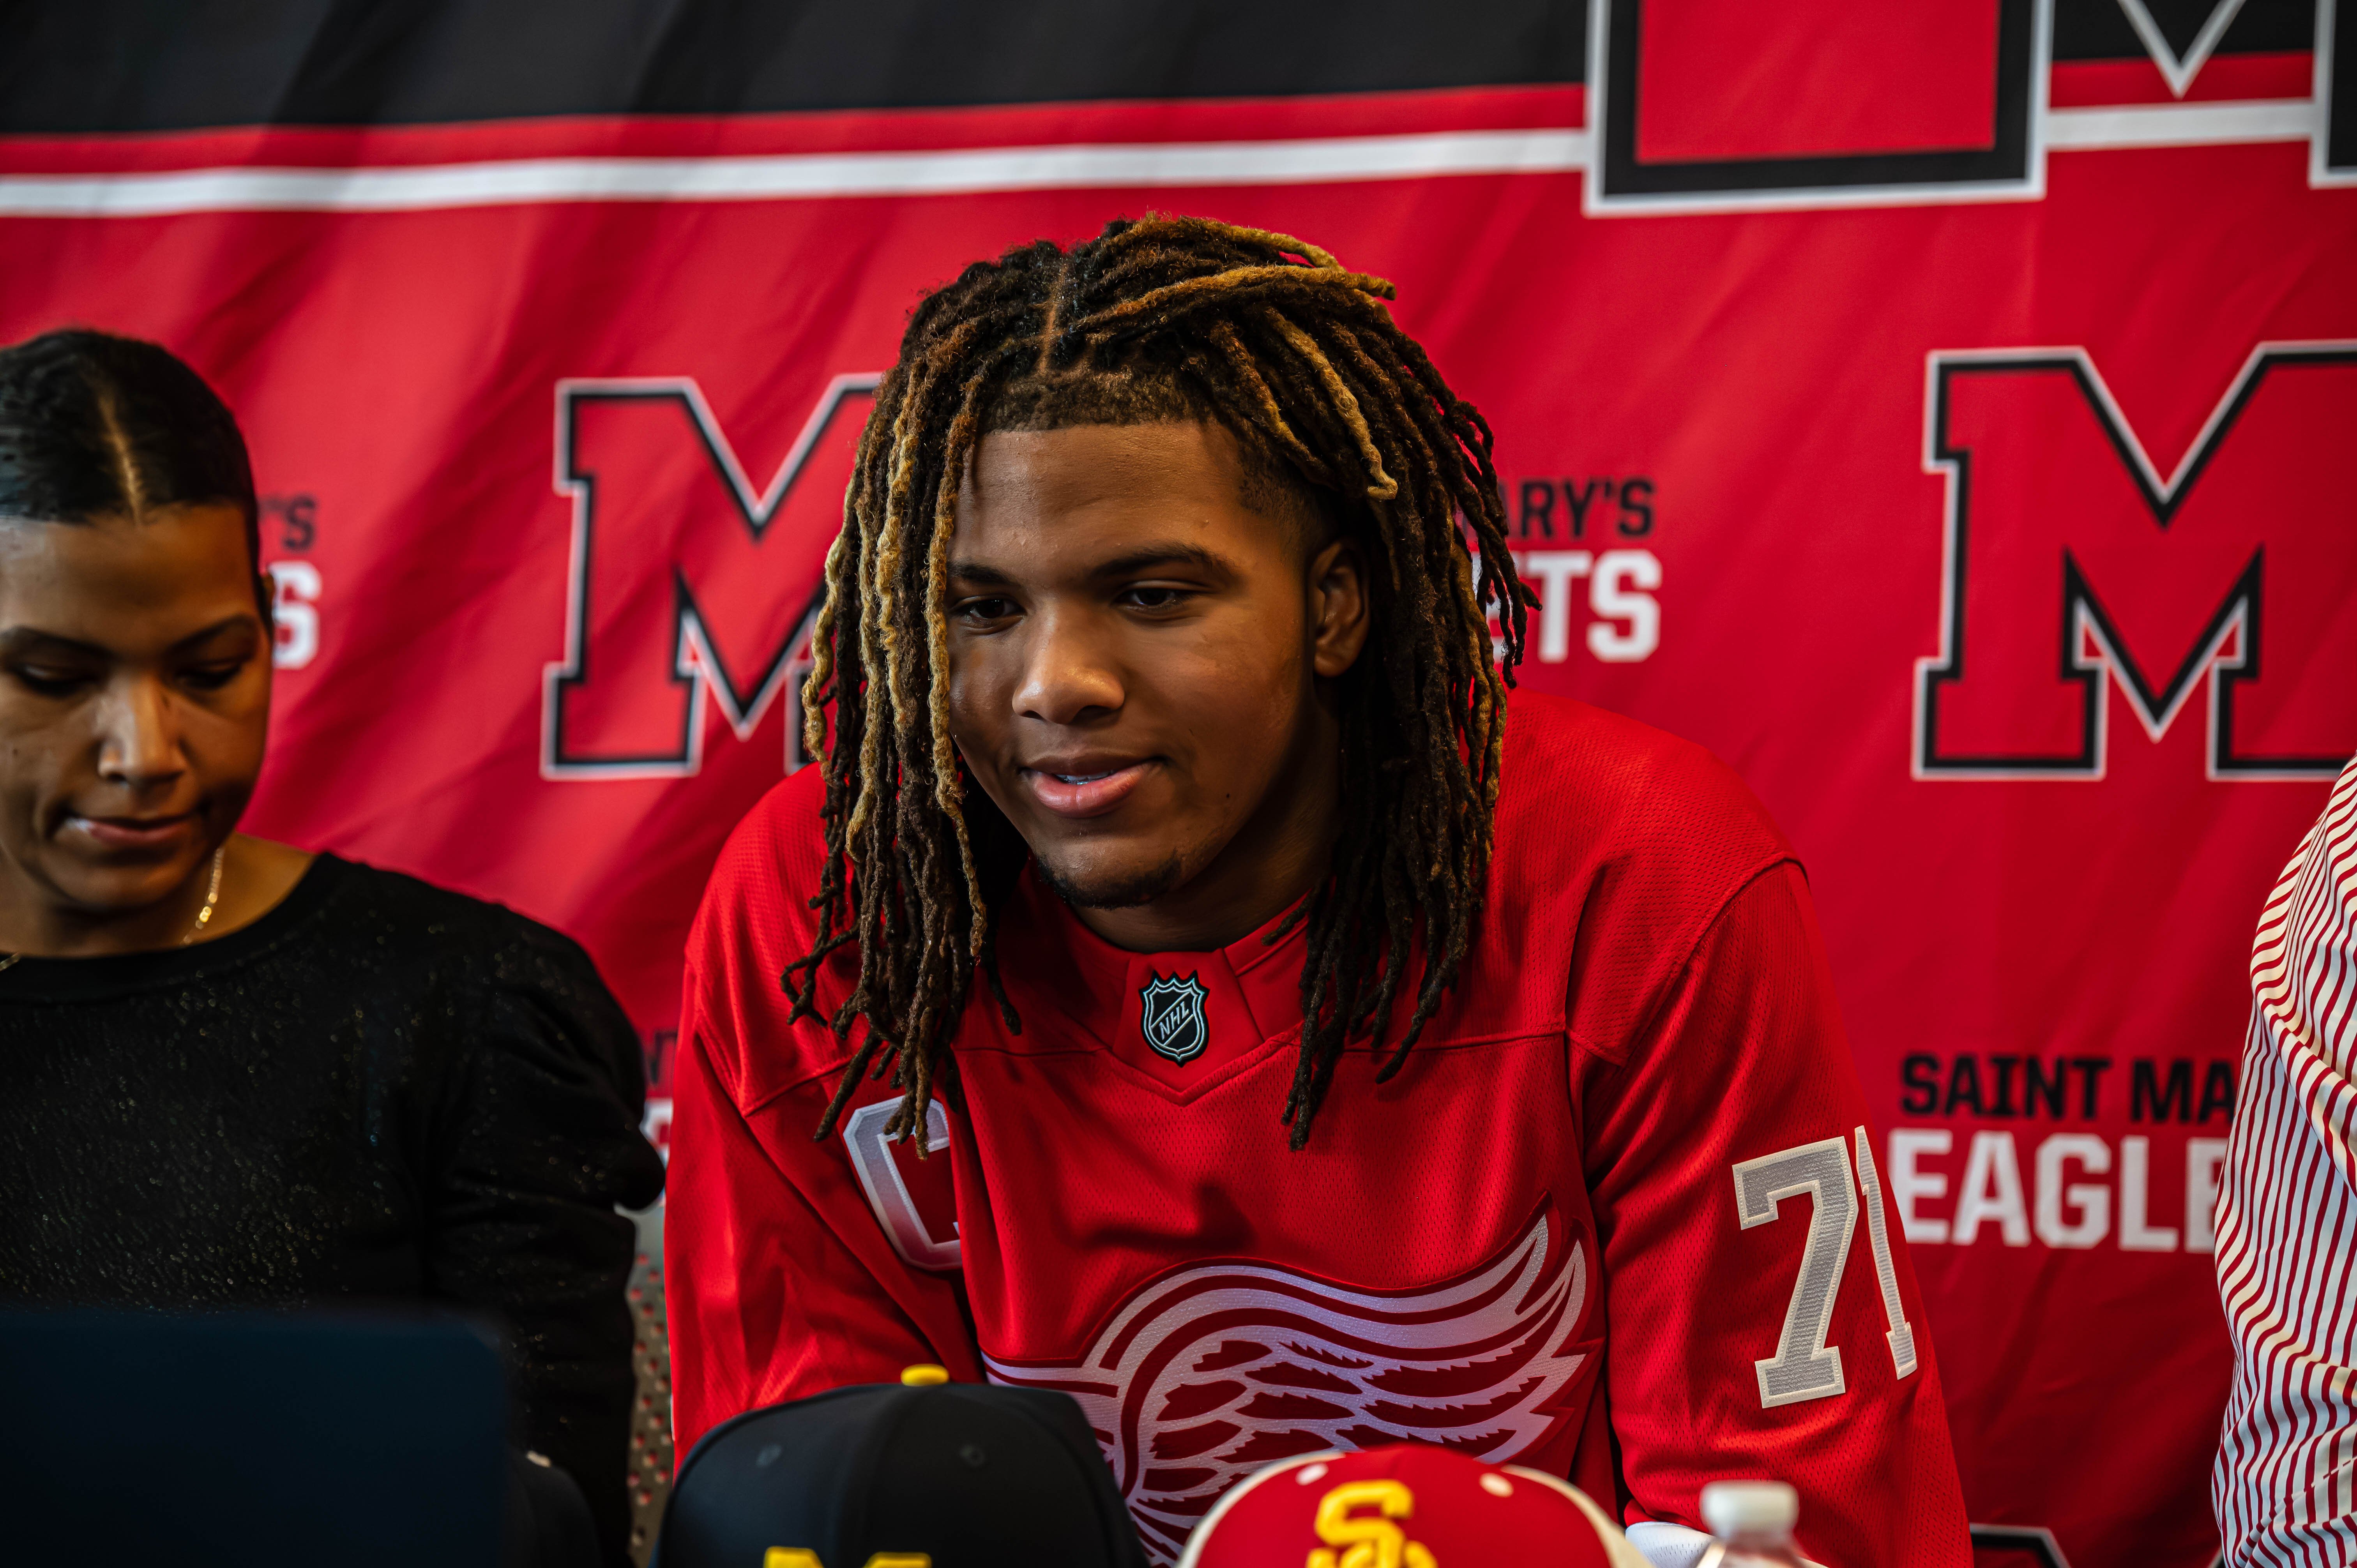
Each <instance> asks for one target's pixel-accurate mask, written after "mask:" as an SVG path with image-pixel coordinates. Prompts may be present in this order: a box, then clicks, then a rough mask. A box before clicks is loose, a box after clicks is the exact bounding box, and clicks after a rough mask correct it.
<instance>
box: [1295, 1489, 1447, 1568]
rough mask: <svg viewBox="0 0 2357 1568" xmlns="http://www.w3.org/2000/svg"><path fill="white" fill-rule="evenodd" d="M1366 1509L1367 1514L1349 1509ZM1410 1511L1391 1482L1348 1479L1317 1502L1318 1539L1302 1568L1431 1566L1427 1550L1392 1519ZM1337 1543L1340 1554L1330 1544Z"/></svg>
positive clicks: (1410, 1497) (1409, 1498)
mask: <svg viewBox="0 0 2357 1568" xmlns="http://www.w3.org/2000/svg"><path fill="white" fill-rule="evenodd" d="M1362 1508H1372V1509H1374V1510H1375V1511H1374V1512H1372V1513H1356V1512H1353V1511H1352V1510H1353V1509H1362ZM1414 1512H1415V1494H1414V1493H1413V1492H1410V1491H1409V1490H1408V1489H1407V1488H1406V1487H1404V1486H1402V1485H1401V1484H1400V1483H1399V1482H1397V1481H1351V1482H1349V1483H1347V1484H1345V1485H1343V1486H1340V1487H1335V1488H1334V1489H1333V1490H1332V1491H1330V1492H1329V1493H1327V1494H1326V1495H1325V1496H1324V1497H1323V1498H1319V1499H1318V1540H1320V1541H1324V1542H1325V1543H1326V1544H1325V1545H1324V1546H1321V1547H1318V1549H1316V1550H1315V1551H1313V1552H1310V1553H1309V1561H1308V1563H1307V1564H1306V1565H1305V1568H1436V1564H1435V1563H1434V1561H1433V1556H1432V1553H1431V1552H1428V1551H1426V1549H1425V1548H1424V1546H1423V1545H1422V1544H1420V1543H1419V1542H1416V1541H1410V1540H1409V1539H1408V1538H1407V1531H1405V1530H1402V1529H1401V1528H1400V1527H1399V1526H1398V1525H1396V1524H1394V1522H1392V1521H1393V1520H1403V1519H1405V1518H1407V1517H1408V1516H1409V1515H1410V1514H1413V1513H1414ZM1338 1546H1339V1547H1340V1548H1341V1549H1342V1550H1340V1552H1337V1551H1334V1550H1333V1548H1335V1547H1338Z"/></svg>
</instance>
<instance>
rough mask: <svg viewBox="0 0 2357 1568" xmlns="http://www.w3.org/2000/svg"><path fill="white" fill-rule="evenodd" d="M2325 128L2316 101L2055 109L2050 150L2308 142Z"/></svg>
mask: <svg viewBox="0 0 2357 1568" xmlns="http://www.w3.org/2000/svg"><path fill="white" fill-rule="evenodd" d="M2319 129H2321V125H2320V121H2319V115H2318V114H2317V113H2316V103H2315V101H2314V100H2312V99H2307V98H2287V99H2276V100H2271V101H2268V102H2256V103H2139V104H2134V105H2128V106H2124V107H2121V108H2118V109H2050V110H2048V111H2047V112H2046V145H2047V147H2048V148H2049V149H2052V148H2056V147H2069V148H2072V149H2074V150H2093V149H2097V148H2104V147H2192V146H2204V145H2211V144H2214V143H2233V142H2304V141H2306V140H2308V138H2309V136H2310V135H2312V134H2315V133H2316V132H2317V131H2319Z"/></svg>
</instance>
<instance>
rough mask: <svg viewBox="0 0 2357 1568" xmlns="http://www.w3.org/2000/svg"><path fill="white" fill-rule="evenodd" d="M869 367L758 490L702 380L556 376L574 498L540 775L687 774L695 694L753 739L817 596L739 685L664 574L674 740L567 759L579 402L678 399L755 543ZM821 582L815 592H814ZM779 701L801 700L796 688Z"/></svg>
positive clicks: (589, 544)
mask: <svg viewBox="0 0 2357 1568" xmlns="http://www.w3.org/2000/svg"><path fill="white" fill-rule="evenodd" d="M882 379H883V378H881V377H880V376H877V375H875V374H872V373H869V374H859V375H842V376H837V377H835V378H834V381H830V382H829V383H828V384H827V388H826V391H825V392H824V393H823V394H822V395H821V397H820V398H819V401H818V406H817V407H815V408H813V410H812V411H811V415H810V418H809V419H808V420H807V421H806V422H805V423H804V424H803V425H802V434H801V435H797V436H796V437H795V438H794V444H793V446H792V447H791V449H789V450H788V452H787V453H786V456H785V461H783V462H782V463H780V464H779V466H778V471H777V473H776V474H775V475H774V476H773V477H772V478H770V483H769V486H768V488H767V489H763V490H761V491H759V492H758V493H756V492H755V490H754V489H753V483H752V481H751V480H750V479H749V478H747V477H746V473H745V467H744V465H743V464H742V463H741V462H739V461H738V460H737V450H736V448H735V447H734V446H730V445H729V441H728V436H727V435H726V432H724V431H723V430H722V429H721V428H720V421H719V419H718V417H717V416H716V415H715V414H714V413H713V412H712V405H711V404H710V403H706V402H705V397H704V392H703V389H702V388H700V387H699V386H697V385H696V383H695V381H694V379H693V378H692V377H686V376H619V377H567V378H565V379H564V380H562V381H558V382H557V383H556V471H555V484H556V493H557V494H559V495H561V496H565V497H568V498H569V499H571V500H572V503H573V544H572V558H571V564H570V568H569V570H568V573H567V577H566V585H565V657H564V658H563V659H562V660H558V661H557V662H555V663H554V664H551V665H549V666H547V668H546V670H545V671H544V684H543V688H542V699H541V759H540V772H541V777H542V778H544V779H677V778H684V777H687V776H689V775H692V774H694V773H695V772H696V771H697V770H698V769H700V768H702V767H703V766H704V731H705V700H706V698H707V697H709V698H712V699H716V700H717V701H718V703H720V712H721V716H722V717H724V718H726V720H727V721H728V727H729V728H730V729H731V730H732V731H734V732H735V733H736V736H737V739H739V740H745V739H748V738H749V737H750V736H752V733H753V730H754V727H755V726H756V725H759V723H760V722H761V717H762V715H763V714H765V713H767V712H768V711H769V706H770V703H772V702H773V701H775V700H776V698H777V696H778V693H780V691H783V690H787V689H788V688H790V687H792V686H793V685H794V682H792V681H791V679H790V677H791V674H792V672H793V671H794V669H795V668H796V667H797V665H806V664H807V662H808V653H807V650H808V646H809V642H810V635H811V628H812V625H813V622H814V621H815V620H816V618H817V611H818V606H817V603H816V601H815V599H814V600H813V603H812V604H811V605H809V606H808V607H805V609H804V610H803V612H802V617H801V618H800V620H799V621H798V623H797V624H796V626H795V628H794V632H793V635H792V636H791V637H790V638H788V639H785V641H784V642H783V643H782V644H780V647H779V650H778V651H777V654H776V656H775V657H774V658H773V659H771V660H770V664H769V666H768V667H767V668H766V669H764V670H763V671H761V673H760V676H759V679H758V680H756V681H755V682H753V688H752V690H751V691H749V692H740V691H738V690H737V685H736V682H734V681H733V680H731V679H730V677H729V674H728V669H727V666H726V664H725V663H723V662H722V660H721V659H720V657H719V653H718V651H717V650H716V649H715V648H714V646H713V639H712V633H711V630H710V628H708V627H707V626H706V625H705V618H704V613H703V611H702V609H701V608H700V607H698V606H697V604H696V602H695V595H694V589H693V588H692V587H691V586H690V585H689V584H688V582H687V579H686V576H685V575H684V574H683V573H681V572H679V571H678V570H677V569H676V568H674V569H673V574H672V583H673V596H674V600H675V603H676V606H677V615H678V624H679V643H678V653H677V656H676V658H675V659H674V660H673V671H672V679H673V682H684V683H686V684H687V685H688V688H689V693H690V695H689V699H688V703H687V712H686V719H685V723H684V724H683V726H682V733H681V735H680V737H679V744H678V746H677V748H676V749H675V750H674V751H673V752H671V753H668V754H664V755H649V756H641V757H598V758H596V759H594V760H589V759H581V758H576V757H571V756H569V755H568V753H567V749H566V746H565V704H564V700H563V698H564V693H565V689H566V688H567V687H570V686H576V685H579V684H580V683H582V682H585V681H587V679H588V674H589V672H588V650H587V646H586V644H587V622H588V610H589V581H590V565H591V552H592V551H593V550H594V548H595V547H596V541H597V483H596V480H595V479H594V478H592V477H591V476H588V475H586V474H583V473H581V472H579V471H578V470H577V469H576V467H575V466H574V426H575V411H576V408H577V407H578V406H579V405H580V404H581V403H588V402H597V401H608V402H619V401H626V400H638V401H660V400H664V399H671V400H675V401H676V402H678V403H680V404H681V405H682V406H683V407H684V408H685V409H686V411H687V413H688V414H689V416H690V418H691V421H692V423H693V424H694V427H695V431H696V434H697V435H698V437H699V438H700V439H701V441H702V442H703V445H704V449H705V456H708V457H709V458H710V459H711V462H712V466H713V467H714V469H715V471H716V472H717V473H718V474H719V475H720V477H721V478H722V479H723V480H724V481H725V482H726V485H727V487H728V492H729V495H730V497H731V499H733V500H734V501H735V502H736V504H737V512H738V513H739V515H740V516H741V518H742V520H743V521H744V523H745V526H746V527H747V529H748V530H749V531H750V532H751V533H752V535H753V538H754V540H755V542H759V540H760V537H761V535H762V533H763V532H764V531H765V530H767V529H768V527H769V525H770V520H771V519H772V518H774V517H776V516H777V513H778V508H779V507H780V505H781V504H783V502H784V500H785V499H786V496H787V495H788V493H789V492H791V490H792V489H793V485H794V480H795V479H796V478H798V477H799V476H800V475H801V473H802V467H803V465H804V464H806V463H807V462H809V460H810V456H811V453H812V451H813V449H814V448H815V447H816V446H818V442H819V437H820V436H821V435H823V434H824V433H825V431H826V427H827V424H828V423H829V422H830V421H831V420H832V419H833V418H834V413H835V411H836V410H837V409H838V408H839V407H841V406H842V403H843V401H844V399H845V398H847V397H851V396H854V395H856V394H859V393H863V392H873V391H875V390H876V387H877V383H878V382H879V381H881V380H882ZM822 591H823V590H822ZM788 700H789V702H790V703H792V704H794V705H796V706H799V703H800V693H799V692H798V691H796V692H794V693H792V694H791V695H790V697H789V699H788ZM787 719H788V723H787V725H786V728H787V736H786V748H787V752H788V757H787V759H786V760H787V766H788V768H789V770H791V768H792V766H793V765H794V762H795V760H796V757H795V756H794V753H795V749H796V747H798V746H799V745H800V744H801V728H802V726H801V724H800V722H799V721H800V715H799V714H797V713H789V714H787Z"/></svg>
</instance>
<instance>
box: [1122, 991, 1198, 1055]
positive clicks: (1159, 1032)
mask: <svg viewBox="0 0 2357 1568" xmlns="http://www.w3.org/2000/svg"><path fill="white" fill-rule="evenodd" d="M1147 973H1148V974H1149V975H1150V976H1151V977H1152V978H1151V980H1150V983H1147V984H1146V985H1145V986H1143V987H1142V988H1140V990H1139V991H1138V993H1137V1000H1138V1002H1139V1004H1140V1005H1141V1008H1142V1011H1141V1012H1140V1014H1139V1015H1138V1016H1139V1022H1140V1024H1141V1026H1143V1027H1144V1029H1145V1031H1146V1044H1147V1045H1149V1046H1151V1047H1154V1049H1155V1051H1156V1052H1157V1054H1159V1055H1162V1056H1166V1057H1168V1058H1170V1059H1171V1060H1172V1061H1174V1062H1190V1061H1193V1060H1194V1059H1195V1058H1197V1057H1200V1056H1201V1055H1202V1054H1203V1047H1205V1046H1208V1045H1210V1044H1211V1025H1210V1024H1208V1023H1206V1022H1205V1021H1204V1019H1203V995H1204V992H1203V983H1202V982H1201V981H1200V980H1198V979H1196V978H1195V976H1193V975H1191V974H1190V975H1188V976H1186V977H1185V978H1184V979H1181V978H1180V977H1179V976H1177V975H1173V976H1171V977H1170V978H1169V979H1168V980H1165V979H1163V978H1162V977H1161V976H1160V975H1158V974H1154V973H1153V972H1152V971H1150V970H1149V971H1147Z"/></svg>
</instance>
